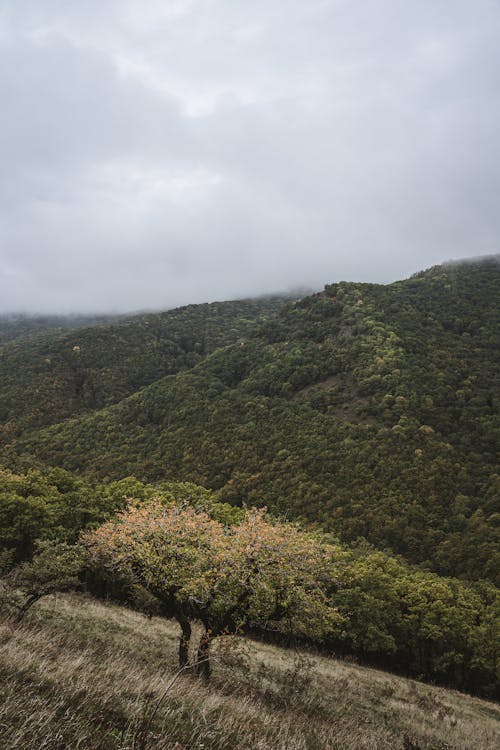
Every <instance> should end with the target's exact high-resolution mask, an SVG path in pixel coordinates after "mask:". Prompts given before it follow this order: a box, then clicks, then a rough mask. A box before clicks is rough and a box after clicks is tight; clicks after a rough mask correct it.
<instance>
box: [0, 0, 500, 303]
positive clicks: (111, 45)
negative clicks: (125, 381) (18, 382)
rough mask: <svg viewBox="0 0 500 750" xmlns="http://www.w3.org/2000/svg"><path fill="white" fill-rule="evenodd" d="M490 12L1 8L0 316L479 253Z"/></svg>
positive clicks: (490, 149) (489, 167) (405, 266)
mask: <svg viewBox="0 0 500 750" xmlns="http://www.w3.org/2000/svg"><path fill="white" fill-rule="evenodd" d="M499 42H500V3H499V2H497V1H494V0H478V1H477V2H476V3H474V4H472V3H470V2H465V0H454V1H453V2H452V1H451V0H446V1H445V0H434V1H433V2H431V0H423V2H421V3H419V4H414V5H408V4H407V3H403V2H402V0H382V2H380V1H379V2H375V1H374V0H366V1H365V2H357V3H352V2H347V0H312V1H311V2H307V3H304V2H299V1H298V0H289V1H288V2H287V3H286V4H285V3H282V2H277V0H267V1H266V2H264V0H255V2H253V3H251V4H249V3H245V2H243V0H173V1H171V2H168V3H165V2H160V0H143V1H142V2H139V0H129V1H128V2H126V3H123V2H118V0H100V2H96V0H87V2H86V3H79V2H76V0H66V1H65V2H62V1H61V0H16V2H9V1H8V0H0V58H1V59H0V96H1V102H2V118H1V122H0V158H1V164H2V170H1V171H0V201H1V202H0V206H1V208H0V290H1V294H0V311H10V310H15V311H20V310H25V311H37V312H62V313H65V312H69V311H78V312H102V311H108V310H109V311H129V310H136V309H166V308H171V307H175V306H178V305H182V304H188V303H191V302H205V301H211V300H215V299H230V298H232V299H234V298H238V297H246V296H254V295H257V294H262V293H271V292H275V291H277V290H278V291H279V290H286V289H291V288H294V287H299V286H301V287H309V288H313V289H315V288H321V287H322V286H323V285H324V284H325V283H329V282H332V281H336V280H340V279H345V280H360V281H374V282H390V281H393V280H396V279H398V278H404V277H406V276H409V275H410V274H412V273H414V272H416V271H418V270H420V269H422V268H425V267H428V266H431V265H434V264H436V263H440V262H443V261H445V260H447V259H450V258H455V259H456V258H465V257H470V256H474V255H478V256H479V255H481V256H482V255H485V254H488V253H496V252H498V249H499V242H498V237H499V236H500V212H499V211H498V205H499V199H500V96H499V93H500V92H499V88H500V84H499V80H498V70H499V69H500V43H499Z"/></svg>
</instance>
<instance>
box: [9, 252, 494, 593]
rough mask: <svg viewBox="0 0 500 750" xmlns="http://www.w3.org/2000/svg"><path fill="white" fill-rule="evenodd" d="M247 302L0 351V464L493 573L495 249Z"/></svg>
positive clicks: (471, 572)
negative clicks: (129, 485)
mask: <svg viewBox="0 0 500 750" xmlns="http://www.w3.org/2000/svg"><path fill="white" fill-rule="evenodd" d="M245 304H246V305H247V310H248V312H246V313H245V314H246V317H245V318H243V320H242V318H241V315H242V312H243V311H242V310H241V309H240V308H238V305H237V304H236V303H228V305H227V306H226V307H224V305H221V306H218V307H214V306H207V307H204V306H196V307H194V308H184V309H183V310H181V311H174V312H172V313H167V314H165V315H164V316H156V317H154V318H153V317H151V316H143V317H140V318H138V319H136V320H135V321H134V322H133V324H131V323H129V324H127V325H128V327H127V325H121V324H120V325H117V326H114V327H111V328H109V327H104V328H102V327H97V328H94V329H85V330H83V331H78V332H77V333H75V334H71V335H69V334H68V335H64V336H62V337H56V338H55V339H54V338H51V337H48V338H47V339H46V340H43V339H39V340H38V341H37V344H36V347H34V346H33V345H31V344H30V346H29V347H23V346H22V344H19V345H15V344H12V345H10V346H7V347H5V348H4V350H3V352H4V353H3V356H2V379H1V382H2V388H3V392H2V398H1V403H2V408H3V409H4V418H5V419H4V442H6V443H7V447H6V462H11V463H12V462H14V463H15V462H16V461H17V462H19V460H20V459H19V457H20V456H21V457H22V459H21V464H22V465H26V464H28V465H29V464H30V462H31V461H33V460H41V461H43V462H46V463H47V464H49V465H61V466H64V467H67V468H69V469H71V470H74V471H84V472H89V473H92V474H95V475H98V476H99V477H104V478H106V477H109V478H119V477H122V476H124V475H126V474H133V475H135V476H137V477H139V478H141V479H147V480H158V479H162V478H170V479H180V480H189V481H193V482H196V483H198V484H201V485H204V486H207V487H209V488H211V489H213V490H215V491H216V492H217V493H218V496H219V498H220V499H221V500H224V501H227V502H229V503H232V504H236V505H239V504H242V503H243V502H247V503H251V504H258V505H268V506H270V507H271V508H272V509H274V510H275V511H279V512H282V513H284V514H286V515H287V516H289V517H290V516H291V517H301V518H305V519H307V520H308V521H313V522H317V523H319V524H320V526H321V527H322V528H324V529H327V530H329V531H332V532H333V533H335V534H338V535H340V537H341V538H342V540H343V541H348V542H353V541H356V540H358V539H359V538H365V539H367V540H369V541H370V542H371V543H372V544H374V545H375V546H377V547H379V548H383V549H388V550H390V551H393V552H396V553H399V554H401V555H403V556H404V557H405V558H406V559H407V560H409V561H410V562H412V563H424V564H428V565H430V566H431V567H432V569H434V570H436V571H437V572H439V573H441V574H446V575H458V576H462V577H466V578H472V579H476V578H481V577H488V578H491V579H495V576H496V575H497V573H498V570H499V569H500V565H499V560H498V556H496V555H498V518H499V516H498V512H499V507H498V502H499V497H500V476H499V473H500V472H499V464H498V456H499V450H500V418H499V407H500V264H499V260H498V258H489V259H484V260H482V261H478V262H475V263H462V264H454V265H447V266H442V267H435V268H432V269H430V270H429V271H426V272H423V273H420V274H417V275H416V276H414V277H412V278H410V279H408V280H406V281H401V282H397V283H394V284H390V285H386V286H382V285H375V284H358V283H344V282H342V283H339V284H334V285H330V286H327V287H326V288H325V290H324V291H323V292H321V293H318V294H315V295H312V296H309V297H306V298H303V299H301V300H299V301H296V302H292V303H290V304H288V305H287V306H286V307H285V308H284V309H283V310H282V312H281V313H280V314H279V315H278V316H276V317H271V318H270V319H269V320H267V321H264V322H263V321H262V320H260V321H258V322H256V321H255V319H256V317H257V316H258V315H260V314H262V308H261V307H260V306H259V305H261V304H262V303H258V304H257V303H245ZM276 304H277V303H276V301H269V303H268V305H269V307H270V308H272V310H273V311H274V310H275V309H276ZM278 304H279V303H278ZM188 313H189V315H188ZM238 315H239V316H240V317H238ZM158 326H163V328H161V331H163V334H162V336H163V337H162V336H159V335H158V328H157V327H158ZM109 330H112V331H113V344H112V346H111V347H110V338H109V335H108V332H109ZM130 331H133V334H130V335H128V334H126V332H130ZM167 331H168V333H167ZM121 332H123V337H121V336H120V333H121ZM224 344H227V346H223V345H224ZM75 347H77V348H76V349H75ZM221 347H222V348H221ZM35 362H36V366H35V364H34V363H35ZM54 367H56V373H53V368H54ZM47 370H48V371H49V372H51V373H53V374H51V375H49V376H48V375H47ZM33 378H35V380H33ZM153 381H154V382H153ZM33 382H35V383H36V384H37V387H36V389H33ZM148 383H150V385H148V386H147V387H144V388H142V389H140V390H139V388H140V386H141V385H146V384H148ZM134 391H135V392H134ZM130 393H131V394H132V395H130V396H129V395H128V394H130ZM127 396H128V397H127ZM124 397H125V398H124ZM113 402H117V403H115V404H114V405H112V406H109V407H107V408H104V409H99V407H101V406H103V405H106V404H110V403H113ZM84 411H87V412H89V413H88V414H86V415H84V416H82V417H79V418H78V419H72V420H69V421H65V422H62V423H61V424H53V426H51V427H49V428H45V429H40V430H35V429H33V428H35V427H38V426H41V425H43V424H48V423H50V422H52V423H55V422H56V421H58V420H59V419H62V418H64V417H67V416H71V415H72V414H77V413H79V412H84ZM21 428H24V432H23V434H19V433H21ZM11 435H18V438H17V440H16V441H15V442H14V441H11V437H10V436H11ZM9 442H10V445H9Z"/></svg>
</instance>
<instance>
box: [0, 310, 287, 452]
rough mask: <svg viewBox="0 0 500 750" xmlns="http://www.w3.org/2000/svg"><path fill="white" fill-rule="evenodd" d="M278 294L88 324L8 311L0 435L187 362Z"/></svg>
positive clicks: (83, 407) (96, 404)
mask: <svg viewBox="0 0 500 750" xmlns="http://www.w3.org/2000/svg"><path fill="white" fill-rule="evenodd" d="M285 302H286V298H285V297H264V298H261V299H255V300H241V301H237V302H222V303H213V304H205V305H189V306H187V307H182V308H179V309H176V310H171V311H167V312H164V313H148V314H143V315H137V316H134V317H132V318H121V319H119V320H116V321H111V322H100V323H99V324H98V325H93V326H90V327H89V326H84V325H83V324H82V321H80V325H77V323H78V320H79V319H78V318H75V319H73V321H74V325H73V326H71V320H72V319H71V318H69V319H62V320H61V319H59V318H55V319H50V318H49V319H44V318H34V319H28V318H26V319H24V318H19V319H18V318H15V319H13V320H12V321H11V325H9V324H8V319H6V320H5V321H4V325H3V326H2V324H0V342H1V341H2V335H3V336H4V337H5V338H8V337H9V335H10V337H11V338H12V339H14V340H12V341H10V342H8V343H5V344H4V346H3V347H2V348H1V351H0V354H1V356H0V422H1V432H0V436H1V437H0V439H1V440H2V441H3V442H5V441H6V440H10V439H12V437H13V436H16V435H18V434H19V433H20V432H22V431H23V430H29V429H31V428H33V427H37V426H41V425H47V424H54V423H56V422H58V421H60V420H62V419H65V418H66V417H69V416H74V415H75V414H79V413H81V412H88V411H92V410H95V409H99V408H101V407H103V406H105V405H107V404H110V403H115V402H117V401H120V399H122V398H124V397H125V396H128V395H129V394H130V393H133V392H134V391H136V390H137V389H138V388H140V387H142V386H144V385H146V384H148V383H152V382H153V381H155V380H157V379H159V378H161V377H163V376H165V375H169V374H172V373H176V372H179V371H180V370H182V369H186V368H190V367H193V366H194V365H195V364H196V363H198V362H199V361H200V360H201V359H202V358H203V357H204V356H205V355H206V354H207V353H209V352H211V351H213V350H214V349H216V348H217V347H221V346H225V345H227V344H229V343H233V342H235V341H236V340H237V339H238V338H239V337H240V336H243V335H245V334H246V333H247V332H248V331H249V330H250V329H251V327H252V326H253V325H254V324H255V322H256V321H257V320H258V319H260V317H261V316H262V317H264V318H265V317H266V316H268V315H273V314H274V313H275V312H276V311H278V310H279V309H280V308H281V307H282V306H283V305H284V304H285ZM16 321H17V324H16ZM44 321H45V325H44ZM62 322H64V323H65V325H62ZM56 324H59V325H58V326H57V328H56V329H55V330H53V329H54V327H55V326H56ZM64 328H68V329H69V330H64ZM15 334H17V335H15ZM23 334H24V335H23ZM28 334H29V338H28V339H27V340H26V338H25V336H26V335H28Z"/></svg>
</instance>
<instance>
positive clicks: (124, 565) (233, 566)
mask: <svg viewBox="0 0 500 750" xmlns="http://www.w3.org/2000/svg"><path fill="white" fill-rule="evenodd" d="M82 542H83V544H84V545H85V547H86V549H87V553H88V556H89V562H90V564H91V565H92V566H94V567H96V568H97V569H101V570H105V571H106V572H107V573H109V574H112V575H113V576H116V577H117V578H119V579H121V580H125V581H128V582H129V583H131V584H134V585H139V586H141V587H143V588H144V589H146V590H147V591H148V592H149V593H150V594H152V595H153V596H154V597H156V599H157V600H158V601H159V605H160V611H161V612H162V614H164V615H165V616H169V617H174V618H176V619H177V621H178V623H179V625H180V627H181V637H180V643H179V662H180V665H181V666H185V665H187V664H188V661H189V645H190V640H191V626H192V623H193V621H195V620H196V621H201V623H202V624H203V626H204V633H203V636H202V638H201V641H200V643H199V646H198V654H197V667H198V671H199V672H200V673H201V674H202V675H203V676H205V677H208V676H209V675H210V660H209V659H210V646H211V642H212V640H213V638H216V637H219V636H222V635H229V634H235V633H239V632H244V631H245V628H248V626H258V627H264V628H276V627H280V628H281V629H283V628H284V627H285V628H286V630H287V632H290V633H294V634H302V635H310V636H318V635H321V634H322V633H325V632H329V631H331V630H332V629H333V628H334V627H335V625H336V624H337V622H338V620H339V616H338V614H337V611H336V610H335V608H334V607H333V606H332V603H331V602H330V601H329V598H328V595H327V594H326V584H328V583H329V584H331V581H332V576H334V571H335V556H336V550H335V548H334V547H333V546H331V545H327V544H321V543H320V542H319V541H318V540H317V539H315V538H314V537H313V536H312V535H310V534H307V533H305V532H303V531H300V530H299V529H298V528H297V527H296V526H294V525H292V524H285V523H279V522H277V521H274V520H271V519H268V517H267V516H266V512H265V511H264V510H249V511H247V512H246V514H245V516H244V518H243V520H242V521H241V522H240V523H238V524H235V525H232V526H224V525H223V524H222V523H220V522H219V521H216V520H214V519H212V518H210V516H209V515H208V514H207V513H205V512H200V511H196V510H194V509H193V508H192V507H190V506H188V505H183V504H177V503H171V504H169V505H165V504H162V503H161V502H160V501H152V502H150V503H147V504H142V505H141V506H139V507H136V506H134V505H130V506H129V507H128V508H127V509H126V510H124V511H123V512H121V513H120V514H119V515H118V517H117V518H116V519H115V520H112V521H108V522H107V523H105V524H104V525H103V526H101V527H100V528H98V529H96V530H94V531H90V532H87V533H85V534H84V535H83V536H82Z"/></svg>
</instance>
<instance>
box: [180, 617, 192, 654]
mask: <svg viewBox="0 0 500 750" xmlns="http://www.w3.org/2000/svg"><path fill="white" fill-rule="evenodd" d="M177 622H178V623H179V625H180V626H181V630H182V633H181V637H180V638H179V667H187V665H188V664H189V643H190V641H191V624H190V622H189V620H188V618H187V617H185V616H184V615H178V616H177Z"/></svg>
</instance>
